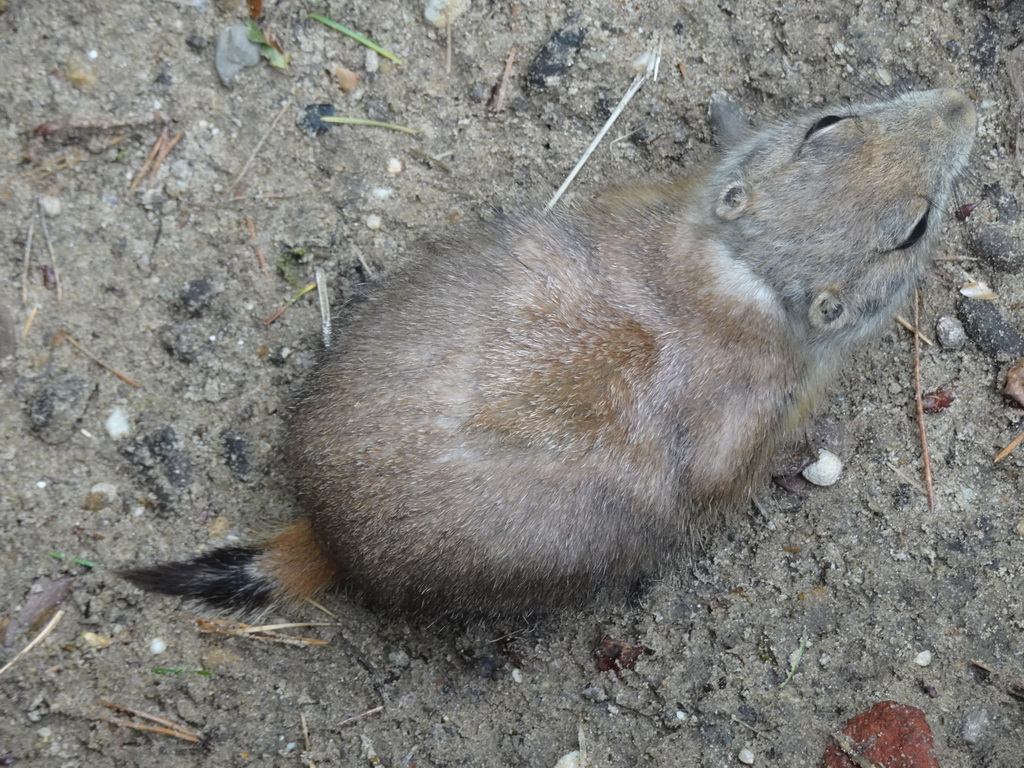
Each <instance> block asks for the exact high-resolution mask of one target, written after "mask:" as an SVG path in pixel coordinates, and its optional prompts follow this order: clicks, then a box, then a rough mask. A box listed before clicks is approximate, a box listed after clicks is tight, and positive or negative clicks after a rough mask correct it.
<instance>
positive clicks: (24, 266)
mask: <svg viewBox="0 0 1024 768" xmlns="http://www.w3.org/2000/svg"><path fill="white" fill-rule="evenodd" d="M36 216H38V213H33V214H32V218H31V219H30V220H29V222H28V234H27V235H26V236H25V255H24V256H22V259H21V301H22V303H23V304H28V273H29V263H30V262H31V261H32V233H33V232H35V229H36Z"/></svg>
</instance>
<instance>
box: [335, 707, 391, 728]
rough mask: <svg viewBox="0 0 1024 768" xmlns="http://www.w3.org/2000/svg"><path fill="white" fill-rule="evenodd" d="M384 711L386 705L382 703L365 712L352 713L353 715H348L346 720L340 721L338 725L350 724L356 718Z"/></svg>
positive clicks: (359, 718) (360, 718)
mask: <svg viewBox="0 0 1024 768" xmlns="http://www.w3.org/2000/svg"><path fill="white" fill-rule="evenodd" d="M383 711H384V705H383V704H381V705H380V706H379V707H374V708H373V709H368V710H366V711H365V712H362V713H360V714H358V715H352V717H346V718H345V719H344V720H342V721H341V722H340V723H338V725H339V726H342V725H348V724H349V723H354V722H355V721H356V720H362V719H363V718H364V717H369V716H370V715H376V714H377V713H378V712H383Z"/></svg>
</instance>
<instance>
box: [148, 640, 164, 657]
mask: <svg viewBox="0 0 1024 768" xmlns="http://www.w3.org/2000/svg"><path fill="white" fill-rule="evenodd" d="M166 650H167V641H166V640H164V639H163V638H162V637H154V638H153V639H152V640H150V641H149V652H150V653H152V654H153V655H154V656H155V655H156V654H158V653H163V652H164V651H166Z"/></svg>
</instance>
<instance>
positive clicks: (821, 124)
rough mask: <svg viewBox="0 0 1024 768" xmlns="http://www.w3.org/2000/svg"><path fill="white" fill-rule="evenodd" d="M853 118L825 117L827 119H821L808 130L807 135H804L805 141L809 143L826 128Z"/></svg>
mask: <svg viewBox="0 0 1024 768" xmlns="http://www.w3.org/2000/svg"><path fill="white" fill-rule="evenodd" d="M851 117H853V115H825V117H823V118H821V119H820V120H818V122H816V123H815V124H814V125H812V126H811V127H810V128H808V129H807V133H805V134H804V141H807V140H808V139H809V138H811V136H813V135H814V134H816V133H821V132H822V131H824V130H825V129H826V128H831V127H832V126H833V125H835V124H836V123H838V122H840V121H841V120H848V119H849V118H851Z"/></svg>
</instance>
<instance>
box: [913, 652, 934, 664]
mask: <svg viewBox="0 0 1024 768" xmlns="http://www.w3.org/2000/svg"><path fill="white" fill-rule="evenodd" d="M914 663H915V664H917V666H919V667H927V666H928V665H929V664H931V663H932V652H931V651H921V652H920V653H919V654H917V656H915V657H914Z"/></svg>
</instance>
